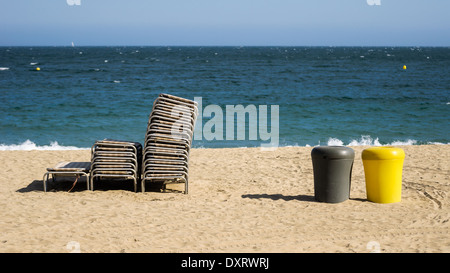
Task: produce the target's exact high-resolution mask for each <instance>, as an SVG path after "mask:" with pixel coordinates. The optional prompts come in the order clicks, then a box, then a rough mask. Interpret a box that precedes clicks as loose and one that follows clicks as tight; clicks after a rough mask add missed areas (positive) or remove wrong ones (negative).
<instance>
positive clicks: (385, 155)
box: [361, 146, 405, 160]
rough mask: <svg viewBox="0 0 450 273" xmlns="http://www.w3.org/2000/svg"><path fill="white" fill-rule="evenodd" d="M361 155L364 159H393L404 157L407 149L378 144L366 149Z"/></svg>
mask: <svg viewBox="0 0 450 273" xmlns="http://www.w3.org/2000/svg"><path fill="white" fill-rule="evenodd" d="M361 157H362V159H363V160H392V159H404V158H405V151H403V149H401V148H398V147H393V146H376V147H370V148H367V149H364V150H363V151H362V154H361Z"/></svg>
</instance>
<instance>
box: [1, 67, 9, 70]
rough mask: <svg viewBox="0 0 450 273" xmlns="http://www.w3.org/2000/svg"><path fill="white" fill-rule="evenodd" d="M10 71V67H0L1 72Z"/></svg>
mask: <svg viewBox="0 0 450 273" xmlns="http://www.w3.org/2000/svg"><path fill="white" fill-rule="evenodd" d="M5 70H9V67H0V71H5Z"/></svg>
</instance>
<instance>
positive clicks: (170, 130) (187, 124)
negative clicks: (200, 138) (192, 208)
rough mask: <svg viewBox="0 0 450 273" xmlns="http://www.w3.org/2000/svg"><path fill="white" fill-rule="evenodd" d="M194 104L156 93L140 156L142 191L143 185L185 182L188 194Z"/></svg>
mask: <svg viewBox="0 0 450 273" xmlns="http://www.w3.org/2000/svg"><path fill="white" fill-rule="evenodd" d="M197 115H198V108H197V102H195V101H192V100H188V99H185V98H180V97H176V96H172V95H168V94H160V95H159V97H158V98H157V99H156V100H155V102H154V103H153V109H152V112H151V114H150V117H149V120H148V124H147V132H146V135H145V142H144V151H143V156H142V181H141V187H142V192H145V183H146V182H147V181H149V182H160V183H162V185H163V189H164V190H165V189H166V184H169V183H185V190H184V193H186V194H187V193H188V172H189V163H188V161H189V151H190V148H191V143H192V137H193V132H194V126H195V121H196V119H197Z"/></svg>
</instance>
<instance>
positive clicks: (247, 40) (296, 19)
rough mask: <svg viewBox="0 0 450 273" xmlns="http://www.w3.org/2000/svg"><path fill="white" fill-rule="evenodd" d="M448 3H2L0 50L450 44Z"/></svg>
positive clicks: (437, 0) (272, 0)
mask: <svg viewBox="0 0 450 273" xmlns="http://www.w3.org/2000/svg"><path fill="white" fill-rule="evenodd" d="M449 13H450V1H449V0H427V1H425V0H121V1H120V0H0V46H30V45H31V46H66V45H70V44H71V43H72V42H74V43H75V44H76V45H77V46H102V45H106V46H108V45H111V46H115V45H124V46H126V45H140V46H146V45H148V46H167V45H171V46H178V45H179V46H450V16H449Z"/></svg>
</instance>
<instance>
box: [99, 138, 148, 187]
mask: <svg viewBox="0 0 450 273" xmlns="http://www.w3.org/2000/svg"><path fill="white" fill-rule="evenodd" d="M141 162H142V145H141V144H140V143H138V142H130V141H123V140H112V139H104V140H99V141H96V142H95V143H94V145H92V148H91V172H90V184H91V186H90V187H91V190H94V180H95V179H101V178H108V179H120V180H128V179H132V180H133V183H134V191H135V192H137V185H138V182H139V181H140V175H141Z"/></svg>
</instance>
